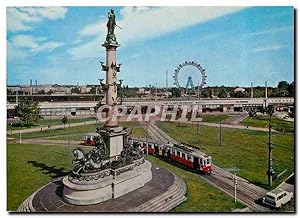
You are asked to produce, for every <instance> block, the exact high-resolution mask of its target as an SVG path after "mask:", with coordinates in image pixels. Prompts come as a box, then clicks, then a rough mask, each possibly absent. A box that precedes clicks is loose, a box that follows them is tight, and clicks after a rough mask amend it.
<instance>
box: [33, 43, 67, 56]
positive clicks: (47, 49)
mask: <svg viewBox="0 0 300 218" xmlns="http://www.w3.org/2000/svg"><path fill="white" fill-rule="evenodd" d="M63 45H64V43H62V42H51V41H49V42H45V43H44V44H42V45H41V46H39V47H37V48H34V49H31V52H32V53H34V54H36V53H39V52H43V51H45V52H52V51H53V50H54V49H56V48H59V47H61V46H63Z"/></svg>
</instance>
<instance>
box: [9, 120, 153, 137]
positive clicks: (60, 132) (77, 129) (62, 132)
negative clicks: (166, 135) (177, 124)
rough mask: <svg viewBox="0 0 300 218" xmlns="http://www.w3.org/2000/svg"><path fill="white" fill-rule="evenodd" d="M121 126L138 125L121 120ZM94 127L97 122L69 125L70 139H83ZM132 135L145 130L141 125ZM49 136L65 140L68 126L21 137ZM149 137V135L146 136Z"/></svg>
mask: <svg viewBox="0 0 300 218" xmlns="http://www.w3.org/2000/svg"><path fill="white" fill-rule="evenodd" d="M120 125H121V126H124V127H128V128H133V127H135V126H140V124H139V123H138V122H134V121H133V122H123V123H120ZM96 127H99V124H90V125H84V126H74V127H70V135H71V140H83V137H84V136H85V134H86V133H91V132H95V131H96ZM132 133H133V135H134V136H136V137H145V130H144V129H143V128H141V127H139V128H134V129H133V131H132ZM13 137H16V138H18V137H19V134H14V135H13ZM47 137H51V138H49V139H53V140H57V139H61V140H67V139H68V127H67V126H66V128H65V129H63V128H62V129H51V130H46V131H42V132H40V131H39V132H31V133H23V134H22V138H23V139H29V138H47ZM148 137H150V136H148Z"/></svg>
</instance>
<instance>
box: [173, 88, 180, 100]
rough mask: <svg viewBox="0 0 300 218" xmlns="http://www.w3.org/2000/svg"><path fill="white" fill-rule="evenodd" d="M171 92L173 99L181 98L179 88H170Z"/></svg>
mask: <svg viewBox="0 0 300 218" xmlns="http://www.w3.org/2000/svg"><path fill="white" fill-rule="evenodd" d="M171 92H172V96H173V97H175V98H178V97H180V96H181V91H180V89H179V88H172V89H171Z"/></svg>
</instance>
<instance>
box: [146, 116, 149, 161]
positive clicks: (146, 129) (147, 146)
mask: <svg viewBox="0 0 300 218" xmlns="http://www.w3.org/2000/svg"><path fill="white" fill-rule="evenodd" d="M148 146H149V145H148V122H147V121H146V149H147V150H146V160H148Z"/></svg>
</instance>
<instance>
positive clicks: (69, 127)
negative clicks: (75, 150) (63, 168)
mask: <svg viewBox="0 0 300 218" xmlns="http://www.w3.org/2000/svg"><path fill="white" fill-rule="evenodd" d="M68 155H69V156H70V123H69V128H68Z"/></svg>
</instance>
